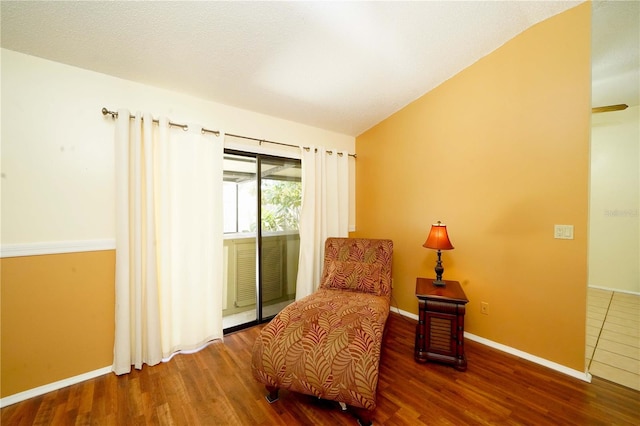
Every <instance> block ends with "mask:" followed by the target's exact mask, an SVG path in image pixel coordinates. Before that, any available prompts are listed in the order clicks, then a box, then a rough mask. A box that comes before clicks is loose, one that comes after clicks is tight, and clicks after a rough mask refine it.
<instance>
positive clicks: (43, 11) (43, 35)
mask: <svg viewBox="0 0 640 426" xmlns="http://www.w3.org/2000/svg"><path fill="white" fill-rule="evenodd" d="M579 3H580V2H576V1H470V2H456V1H428V2H393V1H390V2H320V1H318V2H156V1H150V2H137V1H136V2H128V1H124V2H119V1H116V2H112V1H109V2H107V1H96V2H74V1H70V2H66V1H65V2H57V1H55V2H54V1H44V2H22V1H19V2H13V1H2V2H1V19H2V22H1V23H2V29H1V36H2V37H1V45H2V47H3V48H6V49H10V50H15V51H19V52H23V53H27V54H30V55H33V56H38V57H42V58H46V59H50V60H53V61H57V62H61V63H65V64H69V65H73V66H77V67H80V68H85V69H89V70H93V71H97V72H100V73H104V74H109V75H113V76H116V77H120V78H123V79H128V80H133V81H138V82H141V83H145V84H149V85H153V86H158V87H163V88H167V89H170V90H174V91H178V92H183V93H188V94H191V95H194V96H197V97H200V98H204V99H208V100H212V101H215V102H219V103H223V104H227V105H232V106H236V107H240V108H243V109H248V110H252V111H257V112H261V113H264V114H268V115H273V116H276V117H280V118H284V119H288V120H292V121H296V122H300V123H305V124H308V125H312V126H316V127H320V128H324V129H328V130H332V131H336V132H340V133H345V134H348V135H354V136H355V135H358V134H360V133H361V132H363V131H365V130H366V129H368V128H370V127H372V126H374V125H375V124H377V123H378V122H380V121H381V120H383V119H384V118H386V117H388V116H389V115H391V114H392V113H394V112H395V111H397V110H399V109H401V108H402V107H404V106H405V105H407V104H408V103H410V102H411V101H413V100H415V99H417V98H418V97H420V96H422V95H423V94H425V93H426V92H428V91H430V90H431V89H433V88H435V87H436V86H438V85H439V84H441V83H442V82H444V81H446V80H447V79H448V78H450V77H452V76H453V75H455V74H456V73H458V72H460V71H461V70H463V69H464V68H466V67H468V66H469V65H471V64H473V63H474V62H476V61H477V60H479V59H480V58H482V57H483V56H485V55H487V54H489V53H490V52H492V51H493V50H495V49H497V48H498V47H500V46H501V45H502V44H504V43H505V42H506V41H508V40H509V39H511V38H513V37H514V36H516V35H517V34H519V33H521V32H522V31H524V30H526V29H527V28H529V27H530V26H532V25H534V24H536V23H538V22H540V21H542V20H544V19H547V18H549V17H551V16H553V15H555V14H558V13H560V12H563V11H565V10H567V9H568V8H571V7H574V6H576V5H577V4H579ZM638 5H639V3H638V2H636V1H632V2H595V3H594V4H593V10H594V17H593V22H594V26H593V32H594V38H593V40H594V43H593V55H594V57H593V78H594V90H593V101H594V104H598V105H599V104H610V103H627V104H630V105H632V104H635V105H637V104H638V50H640V49H638V43H640V41H639V40H640V38H639V37H638V20H640V18H638V17H639V16H640V13H638ZM620 21H622V23H621V22H620ZM634 31H635V32H634ZM634 36H635V39H633V37H634ZM634 43H635V44H634ZM634 50H635V51H634ZM634 73H635V74H634ZM634 78H635V83H634ZM634 84H635V98H634V97H633V96H634V95H633V93H632V92H633V90H634V86H633V85H634Z"/></svg>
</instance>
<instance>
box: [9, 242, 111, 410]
mask: <svg viewBox="0 0 640 426" xmlns="http://www.w3.org/2000/svg"><path fill="white" fill-rule="evenodd" d="M0 268H1V272H0V278H1V280H2V302H1V307H2V314H1V315H2V323H1V326H2V336H1V344H2V348H1V355H2V358H1V363H2V366H1V374H2V375H1V379H2V381H1V385H2V391H1V396H2V397H5V396H8V395H13V394H16V393H19V392H23V391H26V390H29V389H33V388H36V387H38V386H43V385H47V384H50V383H53V382H56V381H58V380H63V379H68V378H70V377H73V376H77V375H79V374H84V373H87V372H90V371H93V370H97V369H100V368H103V367H108V366H110V365H111V363H112V362H113V338H114V315H115V314H114V306H115V298H114V297H115V293H114V284H113V283H114V280H115V276H114V273H115V251H113V250H110V251H98V252H86V253H71V254H56V255H46V256H28V257H13V258H4V259H1V261H0Z"/></svg>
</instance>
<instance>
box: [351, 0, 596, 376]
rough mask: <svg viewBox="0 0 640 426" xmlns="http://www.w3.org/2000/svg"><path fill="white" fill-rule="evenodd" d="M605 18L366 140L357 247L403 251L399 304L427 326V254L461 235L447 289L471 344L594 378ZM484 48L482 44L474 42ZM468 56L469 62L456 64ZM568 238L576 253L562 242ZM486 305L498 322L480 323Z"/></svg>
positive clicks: (484, 70)
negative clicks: (597, 89) (563, 233)
mask: <svg viewBox="0 0 640 426" xmlns="http://www.w3.org/2000/svg"><path fill="white" fill-rule="evenodd" d="M590 40H591V4H590V3H583V4H581V5H579V6H577V7H575V8H573V9H570V10H568V11H566V12H564V13H561V14H559V15H556V16H555V17H552V18H550V19H548V20H546V21H543V22H541V23H539V24H537V25H535V26H533V27H532V28H530V29H528V30H527V31H525V32H523V33H521V34H520V35H518V36H516V37H515V38H513V39H512V40H510V41H509V42H507V43H506V44H504V45H503V46H501V47H500V48H499V49H497V50H496V51H494V52H492V53H491V54H489V55H487V56H486V57H484V58H482V59H481V60H479V61H478V62H476V63H475V64H473V65H471V66H470V67H468V68H467V69H465V70H463V71H462V72H460V73H459V74H458V75H456V76H454V77H452V78H451V79H450V80H448V81H446V82H444V83H443V84H441V85H440V86H439V87H437V88H436V89H434V90H433V91H431V92H429V93H427V94H425V95H424V96H422V97H421V98H419V99H418V100H416V101H414V102H413V103H411V104H410V105H408V106H407V107H405V108H404V109H402V110H400V111H398V112H397V113H395V114H394V115H392V116H390V117H389V118H387V119H385V120H384V121H382V122H381V123H379V124H378V125H376V126H375V127H373V128H372V129H370V130H368V131H367V132H365V133H363V134H362V135H360V136H359V137H358V138H357V139H356V148H357V154H358V159H357V161H356V167H357V168H356V212H357V217H356V223H357V232H355V233H352V235H353V236H362V237H380V238H391V239H393V241H394V290H393V296H394V302H395V303H396V304H397V306H398V307H399V308H400V309H402V310H405V311H408V312H411V313H414V314H416V313H417V300H416V298H415V295H414V290H415V279H416V277H418V276H422V277H431V276H434V272H433V268H434V266H435V261H436V253H435V252H434V251H433V250H428V249H425V248H423V247H422V244H423V243H424V241H425V240H426V237H427V234H428V232H429V229H430V225H431V224H432V223H435V222H436V221H438V220H441V221H442V222H444V223H445V224H447V228H448V231H449V236H450V238H451V241H452V243H453V245H454V246H455V249H454V250H451V251H445V252H443V254H442V257H443V264H444V268H445V272H444V278H445V279H450V280H451V279H454V280H458V281H460V282H461V284H462V285H463V288H464V291H465V292H466V294H467V297H468V298H469V300H470V302H469V304H468V305H467V315H466V320H465V328H466V331H468V332H471V333H473V334H475V335H478V336H481V337H484V338H486V339H489V340H492V341H495V342H498V343H501V344H504V345H507V346H510V347H513V348H516V349H519V350H521V351H524V352H527V353H529V354H532V355H535V356H538V357H541V358H544V359H546V360H549V361H553V362H556V363H559V364H561V365H563V366H566V367H569V368H572V369H575V370H578V371H584V370H585V365H584V355H585V322H586V289H587V208H588V179H589V174H588V173H589V170H588V169H589V138H590V116H591V113H590V109H591V106H590V102H591V100H590V98H591V57H590V51H591V45H590ZM469 42H470V43H472V42H473V40H470V41H469ZM451 54H455V52H451ZM554 224H571V225H574V234H575V239H573V240H559V239H554V238H553V230H554ZM480 302H487V303H488V304H489V314H488V315H483V314H481V313H480Z"/></svg>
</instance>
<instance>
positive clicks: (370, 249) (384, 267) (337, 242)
mask: <svg viewBox="0 0 640 426" xmlns="http://www.w3.org/2000/svg"><path fill="white" fill-rule="evenodd" d="M392 257H393V241H391V240H383V239H370V238H327V241H326V242H325V246H324V265H323V270H324V271H325V272H324V273H323V275H324V274H326V271H327V270H328V269H329V265H330V264H331V262H333V261H336V260H337V261H342V262H362V263H370V264H379V265H380V266H381V270H380V294H381V295H385V296H390V295H391V262H392Z"/></svg>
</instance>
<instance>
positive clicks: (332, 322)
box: [252, 288, 389, 410]
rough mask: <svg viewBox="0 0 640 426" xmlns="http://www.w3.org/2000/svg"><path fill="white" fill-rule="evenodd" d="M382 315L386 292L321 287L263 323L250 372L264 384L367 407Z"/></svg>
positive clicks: (386, 308)
mask: <svg viewBox="0 0 640 426" xmlns="http://www.w3.org/2000/svg"><path fill="white" fill-rule="evenodd" d="M388 315H389V298H388V297H385V296H378V295H375V294H372V293H359V292H354V291H348V290H338V289H327V288H321V289H319V290H318V291H317V292H315V293H314V294H312V295H310V296H307V297H305V298H303V299H301V300H299V301H297V302H296V303H293V304H291V305H289V306H287V307H286V308H285V309H283V310H282V311H281V312H280V313H279V314H278V315H277V316H276V317H275V318H274V319H273V320H272V321H271V322H270V323H269V324H267V325H266V326H265V327H264V328H263V330H262V331H261V333H260V336H259V337H258V339H257V341H256V344H255V345H254V349H253V357H252V371H253V375H254V377H255V378H256V379H257V380H258V381H260V382H262V383H264V384H266V385H267V386H272V387H275V388H284V389H289V390H291V391H296V392H301V393H304V394H307V395H314V396H317V397H319V398H323V399H330V400H334V401H341V402H344V403H346V404H348V405H352V406H355V407H362V408H366V409H369V410H372V409H374V408H375V406H376V404H375V395H376V387H377V383H378V365H379V362H380V351H381V345H382V334H383V331H384V325H385V322H386V320H387V316H388Z"/></svg>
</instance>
